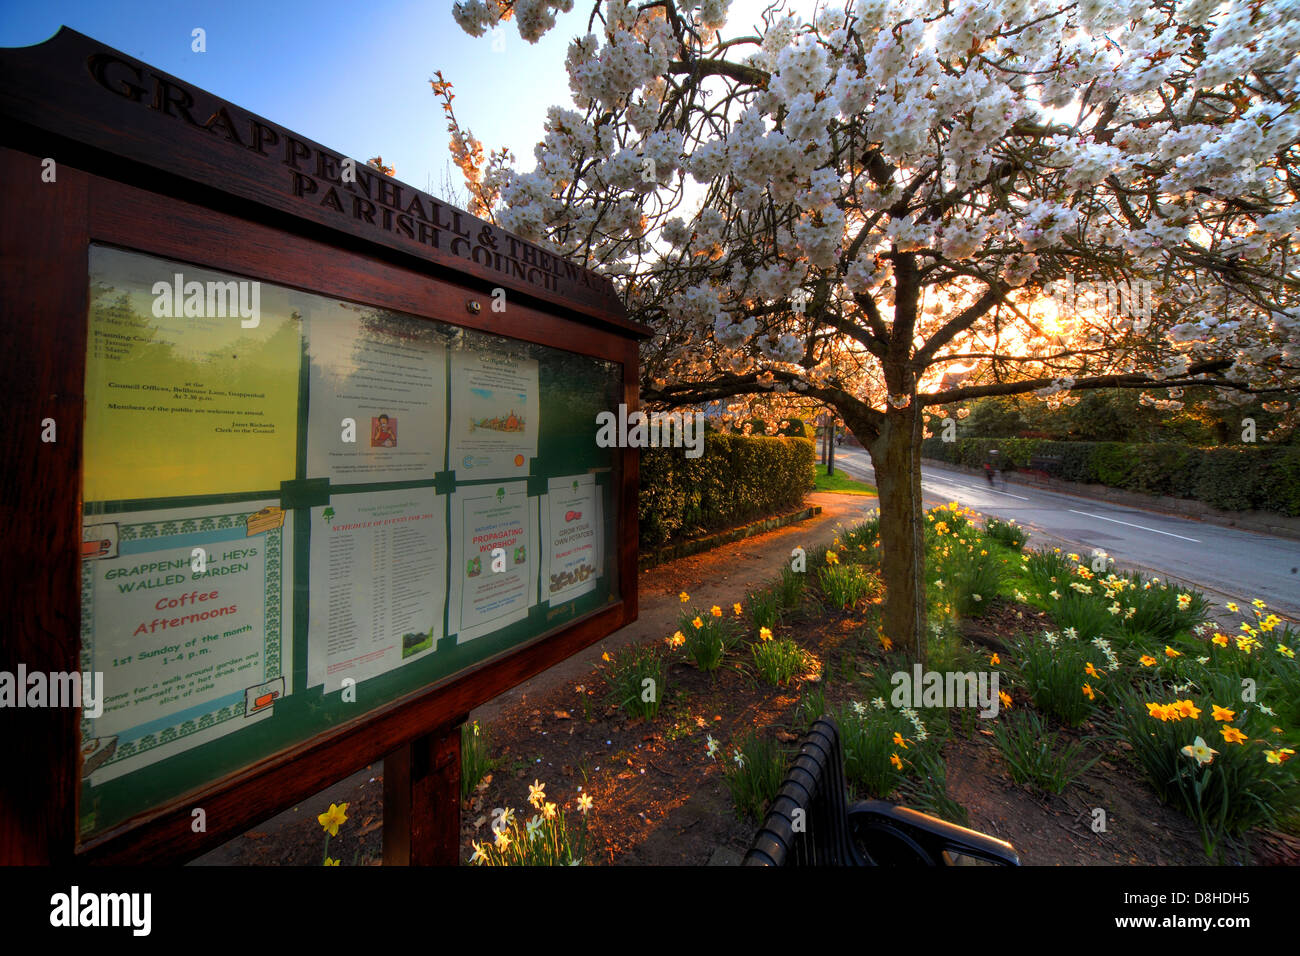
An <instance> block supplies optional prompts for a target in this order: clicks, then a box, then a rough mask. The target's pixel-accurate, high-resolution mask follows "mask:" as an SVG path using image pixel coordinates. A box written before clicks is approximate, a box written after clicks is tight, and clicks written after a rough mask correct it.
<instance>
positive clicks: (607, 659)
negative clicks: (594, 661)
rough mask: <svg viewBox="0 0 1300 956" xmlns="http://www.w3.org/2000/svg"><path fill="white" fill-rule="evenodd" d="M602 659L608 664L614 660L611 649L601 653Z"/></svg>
mask: <svg viewBox="0 0 1300 956" xmlns="http://www.w3.org/2000/svg"><path fill="white" fill-rule="evenodd" d="M600 659H601V660H602V661H604V662H605V663H606V664H608V663H609V662H610V661H612V660H613V658H612V657H610V656H609V651H605V652H604V653H603V654H601V655H600Z"/></svg>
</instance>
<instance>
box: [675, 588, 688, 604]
mask: <svg viewBox="0 0 1300 956" xmlns="http://www.w3.org/2000/svg"><path fill="white" fill-rule="evenodd" d="M677 599H678V600H679V601H681V602H682V603H683V604H685V603H686V602H687V601H689V600H690V599H691V596H690V595H689V594H687V593H686V592H685V591H683V592H682V593H681V594H679V595H677Z"/></svg>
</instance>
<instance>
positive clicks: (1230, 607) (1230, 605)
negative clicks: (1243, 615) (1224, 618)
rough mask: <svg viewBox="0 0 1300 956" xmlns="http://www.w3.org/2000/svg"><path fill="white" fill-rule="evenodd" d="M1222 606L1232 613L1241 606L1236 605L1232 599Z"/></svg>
mask: <svg viewBox="0 0 1300 956" xmlns="http://www.w3.org/2000/svg"><path fill="white" fill-rule="evenodd" d="M1223 606H1224V607H1226V608H1227V609H1228V610H1229V611H1231V612H1232V613H1233V614H1236V613H1237V612H1238V611H1239V610H1241V608H1239V607H1237V605H1236V602H1234V601H1229V602H1228V603H1227V604H1225V605H1223Z"/></svg>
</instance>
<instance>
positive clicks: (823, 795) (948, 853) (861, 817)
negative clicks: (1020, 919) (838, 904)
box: [744, 717, 1020, 866]
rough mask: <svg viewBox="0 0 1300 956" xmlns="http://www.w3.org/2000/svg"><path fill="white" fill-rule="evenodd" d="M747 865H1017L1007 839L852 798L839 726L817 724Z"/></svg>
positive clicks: (826, 720) (825, 722)
mask: <svg viewBox="0 0 1300 956" xmlns="http://www.w3.org/2000/svg"><path fill="white" fill-rule="evenodd" d="M744 865H745V866H970V865H992V866H1019V865H1020V858H1019V857H1018V856H1017V855H1016V851H1015V849H1014V848H1013V847H1012V846H1011V844H1010V843H1007V842H1005V841H1003V840H998V839H996V838H994V837H991V836H988V835H987V834H984V833H977V832H976V831H974V830H968V829H966V828H965V827H960V826H957V825H956V824H954V823H948V822H947V821H945V820H940V819H938V818H937V817H932V816H930V815H928V814H925V813H918V812H917V811H915V810H908V809H907V808H905V807H898V806H895V805H894V804H892V803H889V802H887V801H884V800H864V801H860V802H858V803H854V804H853V805H852V806H850V805H849V804H848V792H847V789H846V787H845V785H844V754H843V750H842V746H841V744H840V732H839V727H838V726H837V725H836V724H835V721H834V720H833V719H832V718H830V717H822V718H820V719H819V720H817V721H816V722H814V723H813V725H812V729H811V730H810V731H809V732H808V733H807V735H806V736H805V737H804V738H803V740H802V741H801V743H800V747H799V755H798V757H796V758H795V761H794V765H793V766H792V767H791V768H790V771H789V773H787V774H786V778H785V781H784V783H782V785H781V789H780V790H779V791H778V792H777V796H776V799H775V800H773V801H772V805H771V807H770V808H769V809H768V812H767V817H766V819H765V820H764V821H763V825H762V826H761V827H760V828H759V831H758V833H757V835H756V836H755V837H754V842H753V844H752V845H751V846H750V848H749V851H748V852H747V853H746V854H745V859H744Z"/></svg>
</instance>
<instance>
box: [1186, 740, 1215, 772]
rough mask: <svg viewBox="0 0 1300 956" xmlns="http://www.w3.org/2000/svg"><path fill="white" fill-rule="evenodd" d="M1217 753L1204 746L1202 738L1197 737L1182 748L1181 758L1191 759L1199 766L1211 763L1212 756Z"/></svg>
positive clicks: (1206, 745)
mask: <svg viewBox="0 0 1300 956" xmlns="http://www.w3.org/2000/svg"><path fill="white" fill-rule="evenodd" d="M1217 753H1218V751H1217V750H1214V749H1212V748H1211V747H1210V746H1209V745H1208V744H1206V742H1205V738H1204V737H1197V738H1196V740H1194V741H1193V742H1192V743H1190V744H1188V745H1187V746H1186V747H1184V748H1183V756H1184V757H1191V758H1192V759H1193V760H1195V761H1196V762H1197V764H1199V765H1201V766H1204V765H1205V764H1207V763H1211V762H1213V760H1214V755H1215V754H1217Z"/></svg>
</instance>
